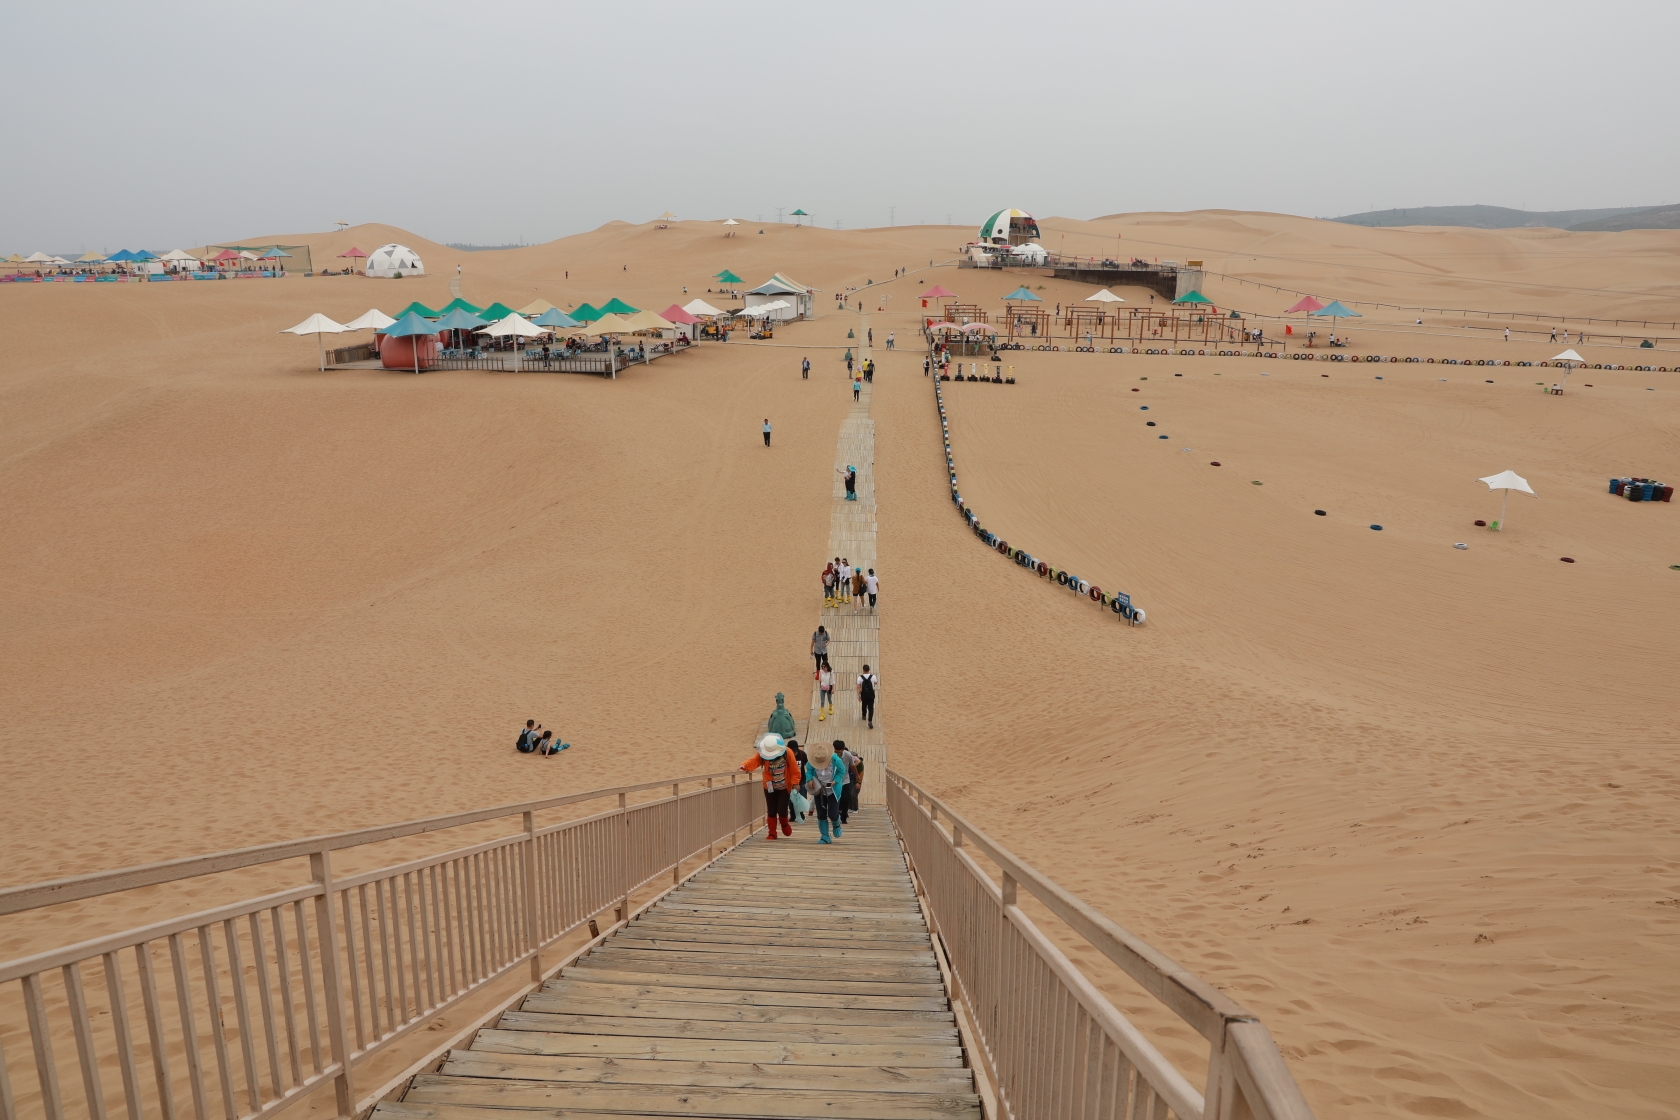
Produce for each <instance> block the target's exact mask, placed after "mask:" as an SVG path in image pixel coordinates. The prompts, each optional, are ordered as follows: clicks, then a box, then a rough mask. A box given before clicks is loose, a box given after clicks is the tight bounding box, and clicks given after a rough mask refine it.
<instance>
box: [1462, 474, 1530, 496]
mask: <svg viewBox="0 0 1680 1120" xmlns="http://www.w3.org/2000/svg"><path fill="white" fill-rule="evenodd" d="M1476 481H1477V482H1485V483H1487V484H1488V489H1489V490H1521V491H1522V492H1523V493H1524V494H1534V491H1533V490H1530V489H1529V487H1528V479H1526V478H1524V477H1523V476H1522V475H1520V474H1518V473H1517V472H1516V471H1500V472H1499V473H1498V474H1490V475H1488V476H1487V477H1486V478H1478V479H1477V480H1476ZM1534 496H1535V497H1539V495H1538V494H1535V495H1534Z"/></svg>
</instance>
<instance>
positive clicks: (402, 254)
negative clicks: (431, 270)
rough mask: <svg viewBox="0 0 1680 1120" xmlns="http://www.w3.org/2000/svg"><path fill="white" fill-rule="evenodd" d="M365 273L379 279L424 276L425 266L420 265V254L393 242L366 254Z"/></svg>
mask: <svg viewBox="0 0 1680 1120" xmlns="http://www.w3.org/2000/svg"><path fill="white" fill-rule="evenodd" d="M366 272H367V274H368V275H369V276H379V277H392V276H424V275H426V266H425V265H424V264H423V263H421V260H420V254H418V253H416V252H415V251H414V250H413V249H410V248H409V247H408V246H407V245H398V244H397V243H396V242H394V241H393V242H392V243H391V244H389V245H381V246H380V247H379V248H377V249H375V250H374V251H373V252H371V253H369V254H368V259H367V269H366Z"/></svg>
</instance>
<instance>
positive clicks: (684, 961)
mask: <svg viewBox="0 0 1680 1120" xmlns="http://www.w3.org/2000/svg"><path fill="white" fill-rule="evenodd" d="M589 962H599V963H601V964H605V965H607V966H608V967H610V968H612V969H613V970H615V971H626V972H634V971H637V970H641V971H644V972H653V973H656V974H657V973H660V972H671V973H684V972H706V973H712V974H717V975H722V976H757V977H759V978H761V979H764V980H801V979H804V978H805V977H806V976H808V975H809V974H810V972H811V971H812V970H811V966H810V965H809V964H808V963H805V962H798V963H790V964H782V963H779V962H777V963H772V962H770V961H768V960H766V959H765V958H762V957H753V956H746V955H740V956H736V955H731V954H727V953H676V952H669V951H667V952H663V953H637V952H633V951H631V950H620V949H603V950H601V951H599V952H596V953H592V954H590V956H589V960H588V961H585V962H580V964H579V966H578V967H580V968H583V967H587V966H588V964H589ZM846 974H847V976H848V977H851V978H855V979H858V980H884V981H886V982H888V983H897V984H915V983H923V984H933V983H937V982H938V981H939V979H940V977H939V969H938V967H936V966H935V965H931V964H930V965H927V966H926V967H919V966H916V965H907V964H898V965H863V964H859V965H853V966H852V967H851V968H848V969H847V970H846Z"/></svg>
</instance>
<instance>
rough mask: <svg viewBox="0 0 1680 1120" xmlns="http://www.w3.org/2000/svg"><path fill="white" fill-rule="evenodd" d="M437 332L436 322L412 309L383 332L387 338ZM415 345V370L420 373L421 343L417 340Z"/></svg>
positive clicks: (409, 336)
mask: <svg viewBox="0 0 1680 1120" xmlns="http://www.w3.org/2000/svg"><path fill="white" fill-rule="evenodd" d="M457 310H459V308H457ZM437 332H438V325H437V324H436V323H434V322H432V321H431V320H430V319H422V318H421V317H420V316H418V315H416V314H415V313H414V312H412V311H410V312H409V313H408V314H407V315H404V316H403V317H402V318H401V319H398V320H397V321H396V322H394V323H392V324H391V325H390V326H388V327H386V328H385V330H384V332H383V333H384V335H385V337H386V338H411V337H413V336H415V335H422V334H431V335H435V334H437ZM413 345H414V372H415V373H419V372H420V344H419V343H418V342H416V343H414V344H413Z"/></svg>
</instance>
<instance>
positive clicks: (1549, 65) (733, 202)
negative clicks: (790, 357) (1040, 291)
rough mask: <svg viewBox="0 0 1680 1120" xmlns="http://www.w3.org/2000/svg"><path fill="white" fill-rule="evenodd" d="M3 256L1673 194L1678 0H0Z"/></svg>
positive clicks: (1530, 203) (1662, 198) (1614, 202)
mask: <svg viewBox="0 0 1680 1120" xmlns="http://www.w3.org/2000/svg"><path fill="white" fill-rule="evenodd" d="M0 27H3V28H4V30H5V32H6V40H7V42H8V44H9V46H10V48H11V50H10V52H9V55H10V57H11V58H12V59H13V60H14V62H19V63H23V64H25V67H26V68H25V69H24V70H22V71H15V72H14V74H13V85H12V89H13V95H14V102H13V106H14V107H13V111H12V112H11V113H10V114H8V116H7V120H6V126H5V127H6V134H7V135H6V140H7V143H6V145H5V148H6V150H7V151H8V152H9V153H10V154H11V155H12V156H13V157H14V158H13V162H12V167H11V174H10V175H9V176H8V183H7V190H6V196H7V203H8V204H7V205H6V206H5V207H4V208H3V209H0V252H12V251H23V252H28V251H30V250H32V249H46V250H49V251H54V252H63V251H68V250H70V249H77V250H82V249H86V248H112V249H114V248H117V247H119V246H124V245H128V246H136V245H138V246H147V247H154V248H157V247H165V246H174V245H198V244H204V243H206V242H209V241H216V240H225V239H228V238H234V237H241V236H255V235H258V234H261V233H264V232H272V233H281V232H306V231H313V230H324V229H328V228H330V227H331V226H332V224H333V222H334V221H337V220H340V219H342V220H345V221H349V222H352V223H360V222H368V221H378V222H387V223H390V224H393V225H397V226H401V227H404V228H407V229H411V230H414V231H415V232H416V233H419V234H422V235H424V236H426V237H429V238H432V239H435V240H438V241H463V242H473V243H480V244H500V243H508V242H519V241H526V242H537V241H545V240H550V239H553V238H556V237H561V236H565V235H567V234H571V233H577V232H580V231H582V230H586V229H592V228H594V227H596V226H599V225H601V224H602V223H604V222H607V221H610V220H612V219H615V218H616V219H625V220H629V221H646V220H648V219H649V218H652V217H653V216H655V215H657V214H659V213H661V212H662V211H666V210H670V211H673V212H675V213H676V214H677V215H678V216H679V217H703V218H718V219H721V218H723V217H728V216H734V217H738V218H741V219H743V220H748V221H774V220H776V217H777V214H778V208H782V209H784V210H785V211H791V210H793V209H795V208H803V209H805V210H806V211H808V212H810V214H811V215H812V216H813V217H814V219H815V221H816V223H817V224H819V225H822V226H825V227H830V228H832V227H833V226H834V225H835V223H837V222H838V223H839V224H840V226H841V227H842V228H856V227H859V226H884V225H888V224H894V223H896V224H900V225H908V224H915V223H919V222H928V223H943V222H946V221H951V222H954V223H956V224H961V225H967V224H971V223H974V222H977V221H978V220H979V219H980V218H982V217H983V216H984V215H985V214H986V213H989V212H990V211H992V210H995V209H996V208H998V207H999V206H1004V205H1016V206H1024V207H1026V208H1028V209H1030V210H1032V211H1033V212H1034V213H1036V214H1039V215H1051V214H1063V215H1070V216H1077V217H1094V216H1097V215H1101V214H1106V213H1115V212H1121V211H1139V210H1193V209H1208V208H1230V209H1246V210H1272V211H1281V212H1286V213H1294V214H1304V215H1309V216H1310V215H1320V216H1331V215H1339V214H1345V213H1351V212H1359V211H1366V210H1373V209H1382V208H1387V207H1421V206H1428V205H1453V204H1466V203H1472V202H1479V203H1491V204H1497V205H1503V206H1513V207H1520V208H1523V209H1528V210H1561V209H1568V208H1581V207H1605V206H1650V205H1657V204H1659V203H1664V202H1668V201H1671V200H1672V198H1673V195H1672V194H1671V193H1670V192H1671V191H1672V184H1673V183H1674V182H1675V181H1676V178H1677V172H1680V152H1677V150H1676V148H1675V147H1674V145H1673V144H1672V143H1670V142H1669V141H1668V139H1667V135H1666V132H1665V131H1664V130H1663V126H1664V125H1665V123H1666V122H1665V121H1664V120H1656V119H1653V110H1659V111H1660V107H1661V106H1664V105H1667V106H1673V105H1675V104H1677V103H1680V78H1677V76H1676V73H1675V70H1674V68H1673V66H1672V65H1671V63H1670V60H1669V59H1668V58H1667V51H1668V47H1669V44H1671V43H1672V42H1674V41H1675V39H1676V37H1677V36H1676V32H1680V8H1677V7H1676V6H1674V5H1672V4H1659V3H1648V2H1622V3H1615V2H1613V3H1609V4H1606V5H1600V6H1599V7H1598V8H1595V9H1593V12H1592V14H1591V16H1590V18H1584V17H1583V13H1582V10H1581V9H1580V8H1579V7H1578V6H1576V5H1566V4H1563V3H1560V2H1557V0H1541V2H1537V3H1529V4H1523V5H1517V4H1514V3H1494V4H1476V5H1462V4H1446V3H1424V4H1418V5H1411V6H1408V7H1407V8H1406V9H1404V10H1403V11H1400V10H1397V9H1392V8H1380V9H1379V8H1375V7H1364V6H1357V5H1356V6H1340V7H1336V8H1334V9H1318V10H1304V9H1301V8H1299V7H1297V6H1288V5H1282V4H1265V5H1247V4H1236V3H1222V2H1221V3H1214V4H1211V5H1204V6H1201V7H1198V8H1197V9H1195V10H1193V11H1192V10H1189V9H1185V8H1181V7H1169V6H1150V7H1142V6H1133V5H1104V4H1095V3H1051V4H1041V5H1034V6H1027V7H1023V6H1018V5H1016V6H1012V5H1003V4H996V3H978V4H967V5H961V6H959V5H952V4H935V5H903V6H900V5H892V4H884V3H874V2H865V3H862V4H851V5H845V6H841V7H838V8H822V9H818V8H801V7H787V8H777V9H773V10H768V9H767V10H763V11H760V12H757V13H755V14H753V15H751V16H745V17H744V16H742V15H740V14H735V13H734V12H733V10H730V9H717V8H711V7H704V6H698V7H697V6H692V5H680V4H674V3H671V4H654V5H642V6H638V7H634V8H627V7H611V6H608V7H602V6H599V5H590V6H584V5H571V6H565V7H562V8H556V7H553V6H549V5H542V4H535V3H524V2H505V3H495V4H490V5H470V6H463V5H456V4H445V3H436V2H431V0H426V2H419V3H411V4H403V5H398V4H393V3H369V4H356V5H337V4H324V3H319V2H314V0H306V2H303V3H295V4H290V5H286V6H284V7H282V8H268V9H258V8H247V7H240V6H220V5H208V4H191V3H181V2H165V3H159V4H154V5H147V6H143V7H137V6H128V5H115V4H109V5H100V4H96V5H31V6H24V5H11V6H7V7H6V8H5V9H4V11H3V12H0Z"/></svg>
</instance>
